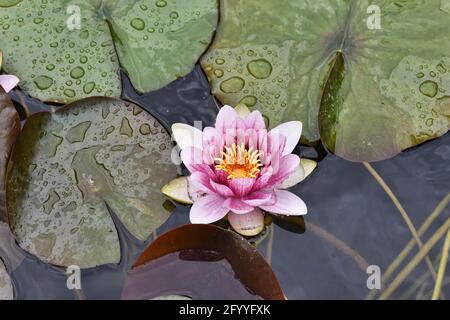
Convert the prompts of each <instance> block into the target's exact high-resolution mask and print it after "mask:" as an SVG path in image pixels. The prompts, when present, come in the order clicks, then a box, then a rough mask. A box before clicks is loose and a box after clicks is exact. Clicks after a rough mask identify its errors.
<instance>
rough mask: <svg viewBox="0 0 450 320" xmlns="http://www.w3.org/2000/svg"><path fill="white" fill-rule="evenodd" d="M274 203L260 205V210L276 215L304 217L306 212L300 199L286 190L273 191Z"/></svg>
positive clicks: (304, 205)
mask: <svg viewBox="0 0 450 320" xmlns="http://www.w3.org/2000/svg"><path fill="white" fill-rule="evenodd" d="M275 199H276V201H275V203H274V204H272V205H261V206H259V207H260V208H261V209H263V210H265V211H267V212H272V213H276V214H284V215H297V216H299V215H304V214H306V213H307V212H308V210H307V208H306V204H305V203H304V202H303V200H302V199H300V198H299V197H297V196H296V195H295V194H293V193H292V192H289V191H286V190H275Z"/></svg>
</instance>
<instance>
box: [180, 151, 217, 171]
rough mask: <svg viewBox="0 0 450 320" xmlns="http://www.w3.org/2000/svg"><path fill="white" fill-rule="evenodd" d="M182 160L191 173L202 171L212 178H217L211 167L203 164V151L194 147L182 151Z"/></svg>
mask: <svg viewBox="0 0 450 320" xmlns="http://www.w3.org/2000/svg"><path fill="white" fill-rule="evenodd" d="M181 160H182V161H183V163H184V165H185V166H186V168H187V169H188V170H189V171H190V172H196V171H202V172H205V173H206V174H208V175H209V176H210V177H211V178H214V177H215V173H214V171H213V170H212V169H211V167H210V166H209V165H208V164H205V163H204V162H203V153H202V150H200V149H198V148H194V147H187V148H185V149H183V150H181Z"/></svg>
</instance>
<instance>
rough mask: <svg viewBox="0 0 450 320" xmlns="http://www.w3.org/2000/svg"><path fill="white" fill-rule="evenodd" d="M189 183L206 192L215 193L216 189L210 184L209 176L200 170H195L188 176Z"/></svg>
mask: <svg viewBox="0 0 450 320" xmlns="http://www.w3.org/2000/svg"><path fill="white" fill-rule="evenodd" d="M188 181H189V185H191V186H192V187H193V188H195V189H196V190H199V191H201V192H205V193H208V194H215V193H216V191H215V190H214V188H213V187H212V186H211V184H210V177H209V176H208V175H207V174H206V173H204V172H201V171H195V172H193V173H191V175H190V176H189V177H188Z"/></svg>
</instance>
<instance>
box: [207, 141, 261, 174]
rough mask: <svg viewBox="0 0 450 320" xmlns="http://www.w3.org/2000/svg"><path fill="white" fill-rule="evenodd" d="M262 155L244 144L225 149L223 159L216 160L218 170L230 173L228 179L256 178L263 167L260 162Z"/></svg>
mask: <svg viewBox="0 0 450 320" xmlns="http://www.w3.org/2000/svg"><path fill="white" fill-rule="evenodd" d="M260 156H261V153H260V152H259V151H258V150H253V148H249V149H248V150H247V149H246V148H245V146H244V144H243V143H241V144H240V145H238V146H236V144H235V143H233V145H232V146H231V147H225V151H222V158H215V159H214V160H215V161H216V163H217V164H216V169H217V170H223V171H226V172H227V173H228V177H227V178H228V179H237V178H256V175H257V174H258V173H259V172H260V171H261V170H260V169H259V168H260V167H262V166H263V165H262V163H261V160H260Z"/></svg>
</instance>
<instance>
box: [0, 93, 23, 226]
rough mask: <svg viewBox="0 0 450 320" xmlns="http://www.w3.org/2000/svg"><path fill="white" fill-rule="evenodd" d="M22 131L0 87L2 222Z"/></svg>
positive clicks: (8, 100)
mask: <svg viewBox="0 0 450 320" xmlns="http://www.w3.org/2000/svg"><path fill="white" fill-rule="evenodd" d="M19 131H20V119H19V115H18V113H17V111H16V109H15V108H14V105H13V103H12V101H11V99H10V98H9V97H8V95H7V94H6V93H5V91H4V90H3V89H2V88H1V87H0V221H6V202H5V201H6V199H5V181H6V180H5V178H6V167H7V162H8V158H9V155H10V153H11V148H12V145H13V144H14V142H15V140H16V138H17V136H18V135H19Z"/></svg>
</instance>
